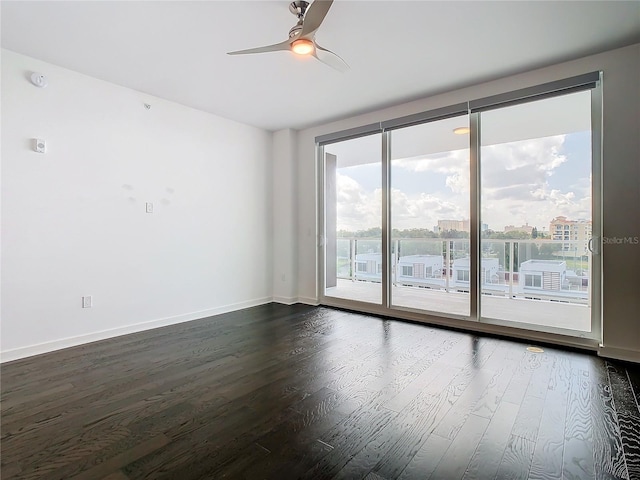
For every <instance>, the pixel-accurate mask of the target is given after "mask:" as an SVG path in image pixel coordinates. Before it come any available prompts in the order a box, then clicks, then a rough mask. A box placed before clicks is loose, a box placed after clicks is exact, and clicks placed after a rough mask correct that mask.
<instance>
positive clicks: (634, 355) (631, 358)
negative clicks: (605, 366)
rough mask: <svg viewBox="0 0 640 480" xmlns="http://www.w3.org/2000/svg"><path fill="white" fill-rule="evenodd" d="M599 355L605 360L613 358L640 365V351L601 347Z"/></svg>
mask: <svg viewBox="0 0 640 480" xmlns="http://www.w3.org/2000/svg"><path fill="white" fill-rule="evenodd" d="M598 355H599V356H601V357H605V358H612V359H614V360H623V361H625V362H634V363H640V351H638V350H628V349H626V348H615V347H605V346H601V347H600V349H599V350H598Z"/></svg>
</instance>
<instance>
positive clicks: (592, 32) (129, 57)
mask: <svg viewBox="0 0 640 480" xmlns="http://www.w3.org/2000/svg"><path fill="white" fill-rule="evenodd" d="M1 15H2V17H1V19H2V47H3V48H7V49H9V50H12V51H15V52H18V53H22V54H25V55H29V56H32V57H35V58H39V59H41V60H44V61H47V62H51V63H54V64H57V65H61V66H63V67H66V68H69V69H72V70H75V71H78V72H81V73H84V74H87V75H91V76H93V77H97V78H100V79H103V80H106V81H109V82H113V83H116V84H119V85H123V86H126V87H130V88H133V89H136V90H139V91H142V92H145V93H148V94H152V95H156V96H158V97H162V98H165V99H168V100H172V101H175V102H178V103H181V104H184V105H188V106H191V107H194V108H197V109H200V110H204V111H207V112H211V113H214V114H217V115H220V116H223V117H226V118H230V119H233V120H237V121H240V122H243V123H247V124H250V125H255V126H258V127H261V128H265V129H268V130H278V129H281V128H296V129H299V128H305V127H309V126H311V125H315V124H319V123H324V122H327V121H329V120H334V119H338V118H342V117H348V116H352V115H355V114H358V113H363V112H366V111H371V110H375V109H378V108H382V107H386V106H389V105H393V104H397V103H401V102H404V101H409V100H413V99H417V98H420V97H425V96H428V95H433V94H436V93H440V92H444V91H447V90H452V89H455V88H460V87H463V86H468V85H472V84H475V83H479V82H482V81H487V80H491V79H494V78H499V77H502V76H506V75H511V74H514V73H518V72H522V71H526V70H530V69H533V68H538V67H541V66H545V65H551V64H554V63H558V62H561V61H566V60H569V59H573V58H579V57H581V56H585V55H589V54H593V53H597V52H601V51H605V50H609V49H611V48H616V47H620V46H624V45H629V44H632V43H637V42H640V2H638V1H633V2H621V1H603V2H598V1H585V2H583V1H552V2H546V1H533V2H529V1H511V2H485V1H471V2H457V1H444V2H441V1H433V2H431V1H408V2H403V1H397V0H394V1H346V0H336V1H335V2H334V4H333V6H332V7H331V9H330V10H329V13H328V15H327V17H326V19H325V22H324V24H323V25H322V27H321V28H320V30H319V31H318V34H317V36H316V40H317V41H318V43H319V44H321V45H322V46H324V47H325V48H329V49H331V50H333V51H335V52H337V53H338V54H340V55H341V56H342V57H343V58H344V59H345V60H346V61H347V62H348V63H349V64H350V66H351V70H349V71H348V72H347V73H344V74H341V73H339V72H336V71H334V70H332V69H330V68H329V67H327V66H325V65H323V64H321V63H319V62H317V61H316V60H314V59H300V58H299V57H294V55H293V54H291V53H289V52H274V53H267V54H260V55H246V56H233V57H232V56H228V55H226V52H228V51H231V50H239V49H244V48H250V47H256V46H262V45H267V44H272V43H276V42H279V41H282V40H284V39H286V38H287V34H288V31H289V28H291V27H292V26H293V25H294V24H295V21H296V19H295V17H294V16H293V15H291V13H289V10H288V2H287V1H286V0H284V1H208V2H207V1H200V2H191V1H141V2H137V1H71V2H57V1H45V2H32V1H6V0H3V1H2V2H1ZM44 73H46V72H44Z"/></svg>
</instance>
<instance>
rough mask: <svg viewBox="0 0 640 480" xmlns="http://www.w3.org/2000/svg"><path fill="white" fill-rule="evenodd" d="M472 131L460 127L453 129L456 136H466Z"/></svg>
mask: <svg viewBox="0 0 640 480" xmlns="http://www.w3.org/2000/svg"><path fill="white" fill-rule="evenodd" d="M470 131H471V129H470V128H469V127H458V128H454V129H453V133H455V134H456V135H466V134H467V133H469V132H470Z"/></svg>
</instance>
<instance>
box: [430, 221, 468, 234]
mask: <svg viewBox="0 0 640 480" xmlns="http://www.w3.org/2000/svg"><path fill="white" fill-rule="evenodd" d="M447 230H457V231H458V232H470V231H471V229H470V228H469V220H438V231H439V232H443V231H447Z"/></svg>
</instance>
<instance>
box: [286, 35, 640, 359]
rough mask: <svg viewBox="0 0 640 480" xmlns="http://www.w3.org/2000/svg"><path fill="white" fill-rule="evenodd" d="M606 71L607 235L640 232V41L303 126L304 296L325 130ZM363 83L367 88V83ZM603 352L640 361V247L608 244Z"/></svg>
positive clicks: (310, 272) (311, 272)
mask: <svg viewBox="0 0 640 480" xmlns="http://www.w3.org/2000/svg"><path fill="white" fill-rule="evenodd" d="M594 70H603V71H604V81H603V92H604V93H603V95H604V140H603V142H604V143H603V150H604V152H603V196H604V216H603V221H604V236H605V237H609V238H611V237H618V238H620V237H629V236H632V237H633V236H638V237H640V135H639V132H640V118H639V117H640V45H633V46H630V47H626V48H621V49H617V50H613V51H610V52H605V53H602V54H599V55H594V56H590V57H585V58H582V59H578V60H575V61H572V62H567V63H563V64H559V65H555V66H552V67H547V68H542V69H539V70H535V71H531V72H528V73H524V74H520V75H515V76H511V77H507V78H503V79H500V80H496V81H492V82H488V83H483V84H479V85H476V86H473V87H469V88H464V89H461V90H456V91H452V92H449V93H445V94H442V95H437V96H434V97H429V98H425V99H423V100H419V101H415V102H411V103H406V104H403V105H398V106H395V107H392V108H387V109H384V110H379V111H375V112H371V113H368V114H365V115H359V116H357V117H353V118H349V119H346V120H342V121H337V122H333V123H329V124H326V125H322V126H318V127H315V128H309V129H306V130H302V131H300V132H299V133H298V138H297V142H298V268H299V270H298V271H299V274H298V275H299V282H298V283H299V292H298V296H299V298H301V299H315V298H316V279H317V268H316V267H317V266H316V263H314V262H312V261H311V259H313V258H316V254H317V242H316V235H317V220H316V195H317V192H316V187H317V178H316V172H317V170H316V163H315V150H314V138H315V137H316V136H317V135H322V134H326V133H331V132H336V131H340V130H344V129H347V128H353V127H357V126H361V125H366V124H370V123H375V122H379V121H383V120H388V119H392V118H396V117H400V116H403V115H409V114H412V113H417V112H421V111H426V110H431V109H434V108H439V107H443V106H447V105H452V104H456V103H460V102H464V101H467V100H473V99H476V98H482V97H484V96H488V95H494V94H498V93H503V92H507V91H510V90H515V89H518V88H524V87H527V86H532V85H537V84H541V83H544V82H549V81H554V80H558V79H562V78H567V77H571V76H574V75H579V74H582V73H587V72H591V71H594ZM363 88H365V87H364V86H363ZM603 262H604V284H603V297H604V299H603V309H604V313H603V337H604V338H603V345H604V347H603V348H602V349H601V352H600V353H601V354H603V355H607V356H611V357H616V358H622V359H627V360H635V361H640V316H639V314H638V312H640V295H639V292H640V245H631V244H626V245H625V244H622V245H614V244H607V245H604V248H603Z"/></svg>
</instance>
